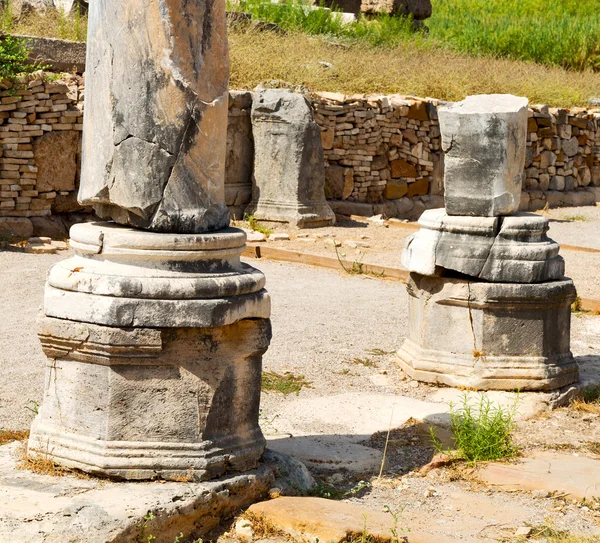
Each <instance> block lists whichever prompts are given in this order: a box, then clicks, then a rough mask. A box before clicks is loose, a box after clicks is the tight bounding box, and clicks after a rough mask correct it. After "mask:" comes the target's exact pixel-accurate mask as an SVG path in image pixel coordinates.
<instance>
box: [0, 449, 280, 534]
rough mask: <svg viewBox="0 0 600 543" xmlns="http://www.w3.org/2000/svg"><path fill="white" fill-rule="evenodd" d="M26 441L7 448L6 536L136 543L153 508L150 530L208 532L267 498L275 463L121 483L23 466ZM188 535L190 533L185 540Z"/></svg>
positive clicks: (1, 495)
mask: <svg viewBox="0 0 600 543" xmlns="http://www.w3.org/2000/svg"><path fill="white" fill-rule="evenodd" d="M21 446H22V445H21V444H20V443H16V442H13V443H10V444H8V445H4V446H3V447H0V504H1V505H0V541H3V542H4V541H6V542H9V541H16V539H15V534H18V541H19V542H20V543H40V542H41V541H43V542H44V543H75V542H84V541H85V543H133V542H134V541H137V539H136V537H137V535H138V527H139V526H141V524H142V523H143V522H144V520H143V518H144V516H145V515H146V514H147V512H148V511H152V512H153V513H154V515H155V517H156V518H155V519H154V520H153V521H152V522H149V523H148V529H147V535H151V534H152V535H157V536H158V535H159V536H160V540H161V541H174V539H175V537H176V536H177V535H179V533H180V532H183V533H184V536H185V537H186V538H188V537H194V538H197V537H202V536H203V535H205V534H206V533H208V532H209V531H210V530H211V529H213V528H215V527H216V526H218V525H219V524H220V522H221V521H222V519H225V518H228V517H230V516H232V515H233V514H234V513H236V512H237V511H239V510H240V509H242V508H243V507H246V506H248V505H249V504H251V503H254V502H255V501H257V500H260V499H263V498H264V496H265V495H266V494H267V492H268V490H269V489H270V488H271V487H272V486H273V483H274V475H273V472H272V470H271V469H270V468H269V467H266V466H262V467H260V468H258V469H256V470H254V471H251V472H248V473H245V474H241V475H231V476H228V477H224V478H222V479H219V480H215V481H210V482H207V483H185V482H183V481H182V482H150V483H119V482H112V481H108V480H102V479H92V478H90V479H80V478H77V477H75V476H73V475H66V476H64V477H53V476H49V475H37V474H34V473H32V472H30V471H27V470H20V469H17V462H18V457H19V448H20V447H21ZM186 540H187V539H186Z"/></svg>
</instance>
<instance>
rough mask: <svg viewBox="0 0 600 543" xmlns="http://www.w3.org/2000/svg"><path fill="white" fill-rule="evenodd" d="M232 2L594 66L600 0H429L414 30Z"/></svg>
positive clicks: (598, 61) (297, 26) (388, 36)
mask: <svg viewBox="0 0 600 543" xmlns="http://www.w3.org/2000/svg"><path fill="white" fill-rule="evenodd" d="M235 2H236V3H235V5H232V6H231V9H237V10H239V11H245V12H247V13H251V14H252V15H253V16H254V17H255V18H256V19H258V20H261V21H271V22H275V23H277V24H278V25H280V26H281V27H282V28H283V29H285V30H296V31H298V30H302V31H303V32H306V33H309V34H324V35H327V36H328V37H329V38H330V39H331V38H336V39H338V40H340V41H342V42H344V43H357V42H358V43H366V44H369V45H385V46H387V47H398V46H401V45H402V46H405V47H406V46H410V47H416V48H418V49H424V50H427V49H429V48H432V47H443V48H450V49H454V50H456V51H460V52H463V53H467V54H469V55H475V56H481V55H488V56H493V57H501V58H512V59H518V60H529V61H534V62H537V63H541V64H546V65H549V66H562V67H565V68H569V69H574V70H578V71H582V70H586V69H593V70H599V69H600V0H432V3H433V15H432V17H431V18H430V19H428V20H427V21H426V24H427V26H428V27H429V32H428V33H422V32H418V33H415V32H413V31H412V28H411V25H410V22H407V21H406V20H405V19H402V18H399V17H388V16H381V17H378V18H375V19H366V18H360V19H359V20H358V21H357V22H356V23H354V24H351V25H342V23H341V21H340V18H339V17H338V16H336V14H335V13H331V12H327V11H318V12H314V11H310V10H308V9H306V8H305V7H303V6H302V4H301V2H300V0H288V2H287V3H286V4H285V5H282V4H273V3H271V2H265V1H264V0H235Z"/></svg>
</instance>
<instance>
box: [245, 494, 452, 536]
mask: <svg viewBox="0 0 600 543" xmlns="http://www.w3.org/2000/svg"><path fill="white" fill-rule="evenodd" d="M248 513H249V517H250V518H252V517H253V516H254V517H258V518H262V519H263V520H264V521H266V522H267V523H269V524H270V525H272V526H273V527H275V528H278V529H280V530H282V531H284V532H286V533H288V534H289V535H290V536H292V537H293V538H294V539H295V540H298V541H311V542H312V541H321V542H324V543H325V542H327V543H341V542H342V541H349V540H350V539H351V538H352V537H353V536H355V537H356V536H358V537H361V536H362V535H363V534H365V533H366V534H368V535H369V536H371V537H372V538H373V539H375V540H377V541H379V542H381V543H382V542H386V541H391V540H392V539H393V538H394V537H395V534H397V537H398V539H399V540H400V541H406V542H407V543H434V542H435V543H453V542H457V541H458V540H456V539H449V538H446V537H443V536H439V535H436V536H431V535H429V534H426V533H422V532H410V531H408V530H407V529H405V528H403V526H402V525H401V521H399V522H398V523H396V522H395V521H394V518H393V517H392V515H390V514H389V513H384V512H380V511H374V510H371V509H366V508H364V507H360V506H358V505H354V504H351V503H347V502H339V501H333V500H325V499H323V498H291V497H284V498H277V499H275V500H271V501H266V502H261V503H256V504H254V505H252V506H251V507H250V508H249V509H248ZM358 537H357V538H358Z"/></svg>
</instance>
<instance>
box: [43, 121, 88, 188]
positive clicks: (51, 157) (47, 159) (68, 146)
mask: <svg viewBox="0 0 600 543" xmlns="http://www.w3.org/2000/svg"><path fill="white" fill-rule="evenodd" d="M79 142H80V135H79V133H77V132H73V131H69V130H67V131H64V132H49V133H47V134H44V135H43V136H41V137H39V138H36V139H35V142H34V144H33V154H34V156H35V165H36V166H37V169H38V172H37V183H36V190H37V191H39V192H51V191H72V190H75V179H76V177H77V154H78V153H79Z"/></svg>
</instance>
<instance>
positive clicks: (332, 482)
mask: <svg viewBox="0 0 600 543" xmlns="http://www.w3.org/2000/svg"><path fill="white" fill-rule="evenodd" d="M575 214H576V215H582V216H585V217H587V218H586V219H585V220H583V219H581V217H578V218H576V219H573V220H571V219H572V215H575ZM550 216H551V219H552V224H551V226H552V231H551V234H552V236H553V237H554V238H556V239H557V240H558V241H562V242H564V243H567V244H570V245H571V244H573V245H579V246H584V245H585V246H587V247H600V241H599V238H598V234H597V232H598V231H599V230H598V226H599V224H600V209H599V208H578V209H577V210H575V211H573V210H558V211H552V212H551V213H550ZM565 217H569V219H566V218H565ZM409 228H410V227H409ZM409 228H401V227H387V228H386V227H385V226H381V225H373V224H364V223H357V222H347V223H342V224H341V225H340V226H338V227H334V228H325V229H320V230H313V231H310V232H308V234H309V235H310V236H311V237H314V238H315V239H316V240H317V241H300V240H301V239H303V238H299V237H297V235H298V234H305V233H306V232H297V231H292V232H291V234H292V237H293V240H292V241H288V242H267V243H268V244H269V245H271V244H272V245H273V246H277V247H282V248H294V249H298V250H300V249H302V250H306V251H310V252H313V253H317V254H328V255H331V254H333V255H335V252H334V249H333V246H332V245H326V244H325V241H324V240H326V239H332V238H334V239H337V240H341V241H342V249H343V252H344V253H345V254H346V256H345V258H347V259H349V260H350V259H352V258H358V257H361V255H364V261H365V262H374V263H381V264H384V265H388V266H399V261H400V252H401V249H402V246H403V244H404V240H405V239H406V237H407V235H409V234H410V233H411V230H410V229H409ZM277 231H284V229H283V228H278V229H277ZM317 235H327V236H328V237H316V236H317ZM334 236H335V237H334ZM363 236H366V237H363ZM344 240H354V241H366V242H368V243H369V244H370V245H371V247H364V248H361V249H360V250H357V249H350V248H345V247H343V241H344ZM329 243H331V242H329ZM357 251H358V252H360V254H358V253H357ZM68 254H69V253H68V252H62V253H59V254H58V255H48V256H45V255H29V254H23V253H15V252H9V251H0V274H1V275H2V280H3V284H4V285H5V288H3V289H2V291H1V292H0V306H1V307H2V308H3V309H4V313H5V318H4V319H2V320H1V321H0V429H26V428H27V427H28V426H29V424H30V421H31V418H32V416H33V413H32V411H31V410H29V409H27V407H28V406H29V407H31V406H32V405H35V402H39V401H41V397H42V389H43V372H44V365H45V359H44V356H43V354H42V352H41V349H40V347H39V343H38V340H37V337H36V335H35V318H36V314H37V310H38V308H39V307H40V305H41V302H42V295H43V284H44V280H45V277H46V272H47V270H48V268H49V267H50V266H51V265H52V264H53V263H55V262H57V261H58V260H61V259H64V258H66V257H67V256H68ZM563 254H564V256H565V258H566V260H567V268H568V270H569V274H570V275H572V276H573V277H574V278H575V281H576V284H577V286H578V289H579V291H580V293H581V295H582V296H586V297H590V298H600V292H599V290H598V289H597V287H596V286H595V285H596V284H597V282H598V280H599V278H600V274H599V273H598V271H597V270H598V269H600V267H599V266H597V265H595V264H594V263H595V262H596V260H598V262H597V264H599V265H600V254H595V253H584V252H581V251H564V252H563ZM594 259H596V260H594ZM249 262H250V263H252V264H253V265H255V266H256V267H258V268H260V269H261V270H263V271H264V273H265V274H266V276H267V288H268V290H269V291H270V293H271V296H272V301H273V312H272V322H273V341H272V344H271V347H270V349H269V350H268V352H267V353H266V355H265V356H264V370H265V371H267V372H275V373H278V374H284V373H285V372H291V373H292V374H293V375H295V376H303V377H304V380H305V381H306V383H307V386H304V387H303V388H302V389H301V390H300V391H299V392H298V394H294V393H292V394H288V395H283V394H281V393H278V392H276V391H271V392H264V393H263V396H262V404H261V425H262V426H263V430H264V431H265V433H266V434H271V433H273V431H275V432H277V433H279V434H282V435H289V434H291V433H294V432H297V431H298V428H300V429H304V433H305V434H310V435H309V436H308V437H311V436H312V437H314V436H327V437H330V438H332V439H339V438H344V439H349V440H350V441H352V443H353V444H355V445H358V446H361V447H364V448H367V449H375V450H377V451H379V452H380V453H381V452H383V449H384V447H385V437H386V435H387V432H386V429H387V428H388V419H389V415H387V414H386V413H384V414H383V416H382V417H380V418H381V419H382V421H383V422H381V423H377V424H375V423H374V422H373V421H372V420H370V417H371V416H372V414H373V413H376V412H377V411H383V410H384V407H385V406H386V405H387V404H385V402H386V401H395V400H394V399H399V401H400V400H402V402H405V403H404V404H403V405H408V406H409V407H407V408H406V413H404V412H403V413H397V415H398V416H401V417H403V419H402V420H403V422H402V423H401V424H397V425H393V427H392V431H391V434H390V441H389V443H388V449H387V451H386V456H387V461H388V462H387V466H386V469H385V470H384V472H383V474H382V477H381V478H379V477H378V471H379V470H378V469H371V470H370V471H369V470H367V471H366V472H363V473H360V472H350V471H347V470H345V469H343V466H341V467H340V469H336V470H325V471H323V470H318V469H316V470H313V471H314V475H315V476H316V478H317V480H318V482H319V483H320V487H319V488H320V489H321V490H319V492H330V491H332V492H333V491H334V492H335V493H336V495H337V497H342V498H343V499H344V500H347V501H351V502H354V503H358V504H360V505H363V506H364V507H367V508H371V509H376V510H383V508H384V506H388V507H389V508H390V509H391V510H392V511H394V512H396V513H397V514H398V518H399V527H400V529H401V530H400V535H402V530H405V531H406V533H410V532H409V530H421V531H425V532H427V533H430V534H431V536H432V540H431V541H432V542H434V541H435V537H436V534H437V535H438V536H441V535H445V536H452V537H455V538H456V539H457V540H460V541H466V542H470V541H473V542H489V543H491V542H496V541H520V540H521V539H518V538H515V536H514V533H515V530H516V529H517V528H519V527H522V526H531V527H535V530H534V531H533V532H532V533H533V534H536V533H539V534H543V533H545V532H544V530H542V528H543V527H548V526H551V527H553V529H557V530H564V531H566V532H568V533H572V534H588V535H589V534H595V535H597V537H598V538H599V539H598V540H599V541H600V523H599V519H600V511H599V509H598V508H597V506H596V504H595V502H594V503H582V502H577V503H573V502H572V501H569V500H566V499H564V498H563V497H561V496H560V495H548V496H539V495H538V496H535V495H534V494H532V493H531V492H506V491H501V490H496V489H492V488H489V487H487V486H486V485H484V484H482V483H481V482H479V481H478V479H477V476H476V474H475V473H474V472H473V471H472V470H471V468H470V467H469V466H464V465H463V466H458V467H456V466H450V467H440V468H438V469H433V470H431V471H430V472H429V473H428V474H427V475H426V476H423V475H422V474H420V472H419V469H420V468H421V467H422V466H423V465H425V464H427V463H428V462H429V461H430V460H431V458H432V457H433V455H434V452H435V451H434V450H433V448H432V445H431V441H430V439H429V437H428V430H429V427H430V426H431V423H430V422H429V421H427V420H425V422H420V421H419V420H417V417H416V416H414V413H413V411H411V409H413V407H410V406H413V405H414V406H417V407H418V406H423V409H425V408H427V409H430V411H431V410H432V409H433V411H432V412H435V411H436V409H435V408H436V407H437V406H439V409H438V411H439V412H440V413H441V412H443V411H447V407H448V406H447V404H446V403H445V401H446V400H444V398H445V397H446V396H445V394H447V393H448V391H450V390H451V389H444V388H438V387H435V386H429V385H424V384H419V383H415V382H412V381H410V380H409V379H407V378H406V376H405V375H403V373H402V372H401V371H400V370H399V369H398V367H397V366H396V364H395V361H394V354H393V352H394V350H395V349H397V348H398V346H399V345H400V344H401V342H402V341H403V338H404V337H405V335H406V326H407V310H406V309H407V308H406V305H407V297H406V293H405V290H404V286H403V285H402V284H401V283H400V282H395V281H388V280H385V279H380V278H375V277H371V276H364V275H360V276H352V275H348V274H345V273H343V272H338V271H332V270H324V269H319V268H314V267H309V266H303V265H292V264H285V263H279V262H270V261H267V260H249ZM572 350H573V353H574V355H575V356H576V357H577V359H578V361H579V362H580V363H581V364H583V365H589V366H590V367H591V368H592V369H593V368H595V367H596V366H595V365H596V364H600V316H593V315H590V314H576V315H574V316H573V319H572ZM344 398H351V399H352V400H353V402H354V403H355V404H356V406H357V409H359V408H360V409H359V410H358V411H357V414H356V415H355V414H353V413H346V414H344V413H343V410H344V408H343V399H344ZM311 402H312V403H311ZM380 402H381V403H380ZM311 405H313V406H314V405H319V406H321V408H320V412H315V411H317V410H315V409H312V410H311V409H310V406H311ZM307 406H308V407H307ZM340 406H342V407H341V408H340ZM361 409H362V411H361ZM290 414H291V415H290ZM411 417H413V418H411ZM390 420H391V419H390ZM599 420H600V415H599V413H597V412H595V411H594V410H592V412H588V411H585V410H577V409H575V408H574V407H569V408H563V409H558V410H555V411H552V412H542V413H537V414H533V415H532V416H527V417H519V421H518V423H517V426H516V430H515V442H516V444H517V445H518V446H519V447H520V448H521V453H522V454H524V455H527V454H531V453H533V452H535V451H537V450H540V449H551V450H557V451H561V452H564V453H566V454H572V455H580V456H586V457H590V458H598V459H600V455H599V453H600V425H599V424H598V421H599ZM301 424H305V426H302V425H301ZM306 425H309V426H306ZM307 428H308V429H309V431H308V432H307V430H306V429H307ZM356 428H361V429H363V430H361V431H358V430H357V429H356ZM365 428H366V429H369V428H372V429H374V430H373V431H371V430H368V431H367V430H364V429H365ZM375 429H376V431H375ZM439 432H440V436H441V437H442V438H444V436H446V438H447V434H444V431H443V430H439ZM361 481H363V482H362V483H361ZM540 537H541V536H540ZM533 540H537V541H542V540H543V539H540V538H537V539H533Z"/></svg>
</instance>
